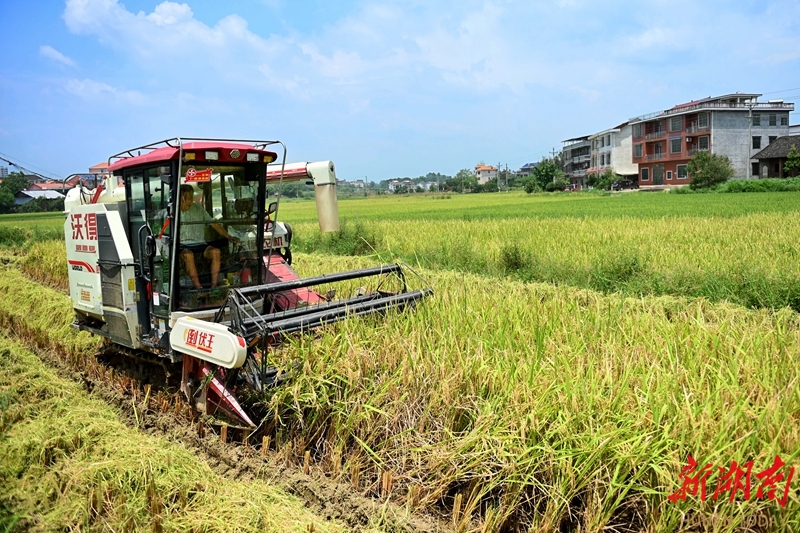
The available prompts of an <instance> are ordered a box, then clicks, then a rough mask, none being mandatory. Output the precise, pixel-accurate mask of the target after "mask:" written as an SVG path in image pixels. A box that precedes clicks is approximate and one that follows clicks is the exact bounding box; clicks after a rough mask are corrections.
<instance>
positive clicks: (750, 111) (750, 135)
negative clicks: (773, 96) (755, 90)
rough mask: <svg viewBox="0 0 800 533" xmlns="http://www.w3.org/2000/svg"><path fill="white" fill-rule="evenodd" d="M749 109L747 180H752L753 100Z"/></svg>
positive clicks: (749, 104)
mask: <svg viewBox="0 0 800 533" xmlns="http://www.w3.org/2000/svg"><path fill="white" fill-rule="evenodd" d="M747 107H748V114H747V115H748V116H747V142H746V143H745V148H746V150H745V153H746V154H747V163H746V165H745V166H746V167H747V179H750V177H751V174H750V172H751V170H750V167H751V166H752V163H750V147H751V146H752V144H751V143H752V142H753V102H752V100H751V101H750V102H749V103H748V104H747Z"/></svg>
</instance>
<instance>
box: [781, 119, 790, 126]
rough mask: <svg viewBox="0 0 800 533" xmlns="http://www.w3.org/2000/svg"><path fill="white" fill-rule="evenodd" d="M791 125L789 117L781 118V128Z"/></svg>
mask: <svg viewBox="0 0 800 533" xmlns="http://www.w3.org/2000/svg"><path fill="white" fill-rule="evenodd" d="M788 125H789V117H781V126H788Z"/></svg>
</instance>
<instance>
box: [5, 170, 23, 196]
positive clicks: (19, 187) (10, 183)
mask: <svg viewBox="0 0 800 533" xmlns="http://www.w3.org/2000/svg"><path fill="white" fill-rule="evenodd" d="M0 187H2V188H4V189H6V190H7V191H9V192H10V193H11V196H14V195H15V194H17V193H18V192H19V191H24V190H25V189H27V188H28V178H26V177H25V174H23V173H22V172H10V173H9V174H8V176H6V177H5V178H3V183H2V185H0Z"/></svg>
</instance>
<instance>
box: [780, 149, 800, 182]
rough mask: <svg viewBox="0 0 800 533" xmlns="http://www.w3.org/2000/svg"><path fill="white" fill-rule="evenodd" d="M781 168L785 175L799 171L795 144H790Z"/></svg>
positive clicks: (799, 156)
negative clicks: (790, 147)
mask: <svg viewBox="0 0 800 533" xmlns="http://www.w3.org/2000/svg"><path fill="white" fill-rule="evenodd" d="M783 170H784V171H785V172H786V175H787V176H794V175H795V174H797V172H798V171H800V154H798V153H797V146H795V145H792V149H791V150H789V155H787V156H786V163H784V164H783Z"/></svg>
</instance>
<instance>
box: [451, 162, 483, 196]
mask: <svg viewBox="0 0 800 533" xmlns="http://www.w3.org/2000/svg"><path fill="white" fill-rule="evenodd" d="M455 181H456V183H457V184H458V185H457V187H458V189H457V192H464V191H469V190H473V189H475V188H477V187H478V176H476V175H475V173H473V172H472V171H471V170H467V169H466V168H462V169H461V170H459V171H458V173H457V174H456V177H455Z"/></svg>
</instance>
